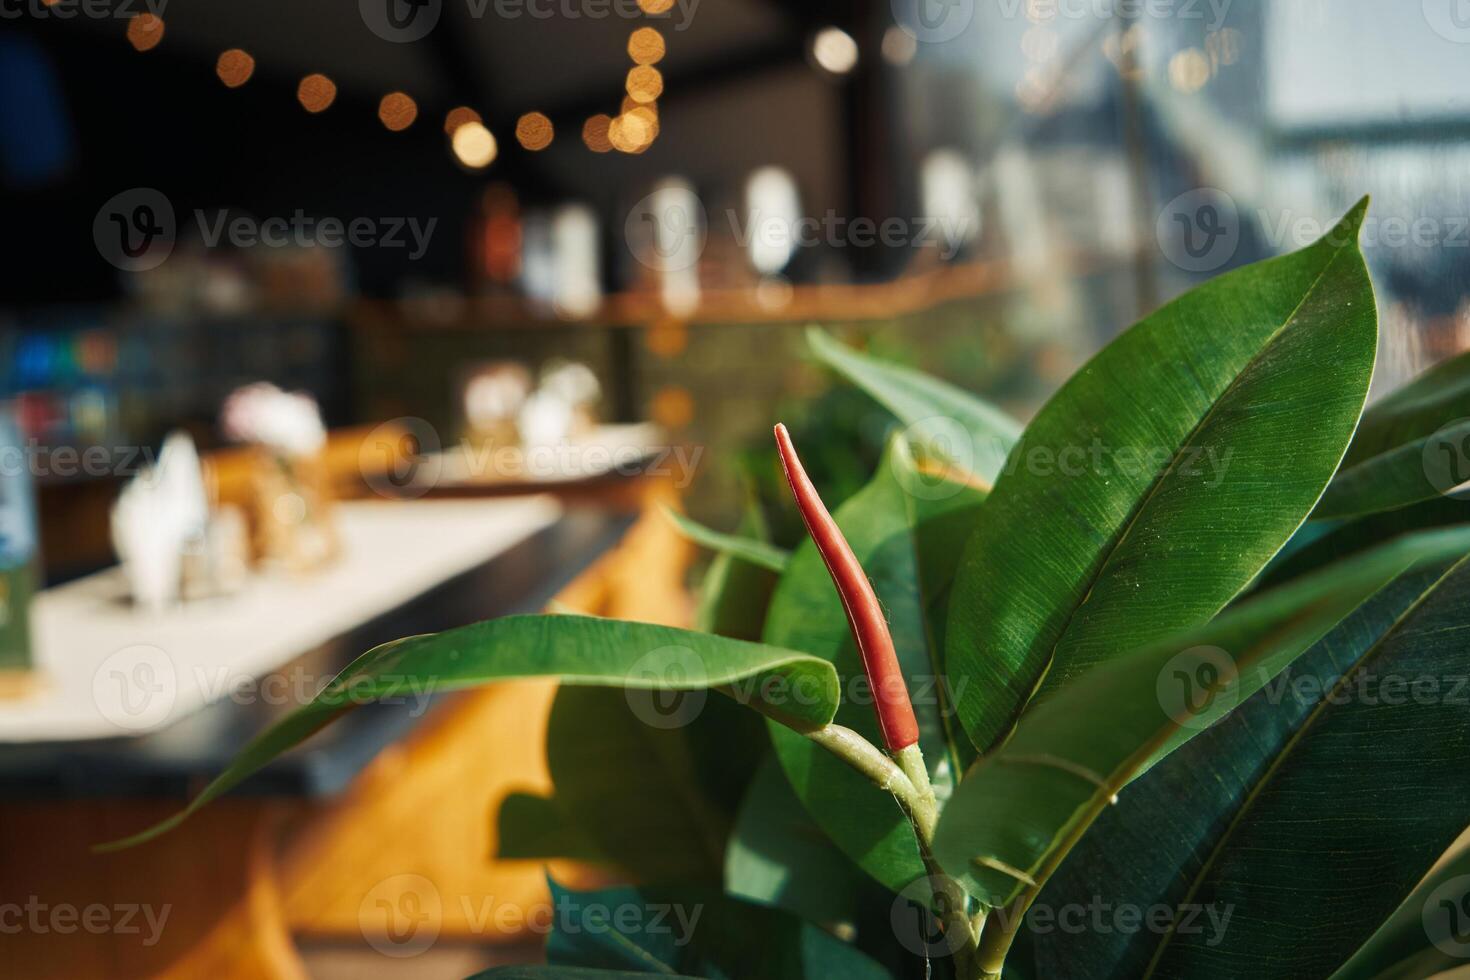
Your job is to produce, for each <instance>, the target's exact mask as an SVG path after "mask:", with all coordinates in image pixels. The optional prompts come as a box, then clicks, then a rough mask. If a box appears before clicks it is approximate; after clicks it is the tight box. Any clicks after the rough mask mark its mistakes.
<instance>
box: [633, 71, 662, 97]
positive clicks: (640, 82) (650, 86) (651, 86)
mask: <svg viewBox="0 0 1470 980" xmlns="http://www.w3.org/2000/svg"><path fill="white" fill-rule="evenodd" d="M663 94H664V76H663V75H662V74H661V73H660V72H659V70H658V69H657V68H654V67H653V66H651V65H639V66H638V67H637V68H633V69H630V70H629V72H628V95H629V96H631V97H632V99H633V101H635V102H652V101H654V100H655V99H657V98H658V97H659V96H660V95H663Z"/></svg>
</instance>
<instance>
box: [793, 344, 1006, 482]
mask: <svg viewBox="0 0 1470 980" xmlns="http://www.w3.org/2000/svg"><path fill="white" fill-rule="evenodd" d="M807 343H808V344H809V345H810V346H811V349H812V352H813V353H815V354H816V355H817V357H818V358H819V359H820V360H821V361H822V362H823V363H824V364H826V365H827V366H828V367H830V368H832V369H833V370H835V371H836V372H838V373H839V374H841V375H842V376H843V377H845V378H847V379H848V380H849V381H851V382H852V383H853V384H855V385H857V386H858V387H859V388H862V389H863V390H864V391H866V392H867V393H868V394H870V395H872V396H873V397H874V398H875V399H877V401H878V402H879V403H880V404H882V405H883V407H884V408H887V409H888V410H889V411H890V412H892V413H893V414H894V415H896V416H898V419H899V421H901V422H902V423H903V424H904V425H905V426H907V427H908V428H907V431H906V435H907V436H908V438H909V440H910V441H911V442H913V443H914V444H915V445H916V446H917V447H918V448H919V449H920V450H921V451H923V452H924V453H926V454H929V455H933V456H934V457H936V458H937V459H939V460H942V461H944V462H946V463H949V464H950V465H952V466H954V467H956V468H957V469H958V470H960V471H961V472H964V473H967V474H970V475H972V476H973V477H975V478H976V480H977V482H978V483H979V484H980V485H982V486H984V487H990V486H993V485H994V484H995V479H996V477H997V476H998V475H999V474H1000V471H1001V467H1002V466H1004V465H1005V461H1006V455H1007V454H1008V453H1009V452H1010V450H1011V447H1012V446H1014V445H1015V444H1016V441H1017V440H1018V439H1019V438H1020V437H1021V425H1020V423H1019V422H1017V421H1016V420H1015V419H1013V418H1011V417H1010V416H1009V415H1007V414H1006V413H1005V412H1002V411H1001V410H1000V409H998V408H996V407H995V406H993V405H990V404H988V403H987V402H985V401H982V400H981V399H979V398H977V397H975V396H974V395H972V394H970V393H969V392H967V391H965V390H963V389H961V388H956V387H955V386H954V385H951V384H949V383H947V382H944V381H940V380H939V379H938V378H935V377H933V376H932V375H928V374H924V373H923V372H922V371H915V370H913V369H912V368H906V367H901V366H899V365H896V364H890V363H888V362H887V361H882V360H879V359H877V358H874V357H868V356H867V355H865V354H859V353H858V352H857V351H855V350H853V349H852V348H850V347H848V346H847V345H846V344H842V343H839V342H837V341H836V340H833V339H832V338H831V337H829V336H827V335H826V334H825V333H823V332H822V331H820V330H818V329H816V328H812V329H810V330H808V331H807Z"/></svg>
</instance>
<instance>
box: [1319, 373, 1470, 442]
mask: <svg viewBox="0 0 1470 980" xmlns="http://www.w3.org/2000/svg"><path fill="white" fill-rule="evenodd" d="M1467 415H1470V351H1467V352H1466V353H1463V354H1460V355H1459V356H1458V357H1452V358H1450V359H1449V360H1446V361H1441V362H1440V363H1439V364H1436V365H1435V366H1434V367H1432V368H1430V369H1429V370H1428V371H1425V372H1424V373H1423V374H1421V375H1419V377H1417V378H1415V379H1414V380H1413V381H1410V382H1409V383H1408V384H1406V385H1404V386H1403V387H1402V388H1399V389H1398V390H1397V391H1395V392H1393V393H1392V394H1390V395H1388V396H1387V397H1385V398H1382V399H1380V400H1379V401H1377V402H1375V403H1374V404H1373V405H1372V406H1371V407H1370V408H1369V409H1368V410H1367V411H1366V412H1364V413H1363V421H1362V424H1360V425H1359V426H1358V431H1357V434H1356V435H1354V436H1353V443H1352V445H1351V446H1350V447H1348V451H1347V456H1346V457H1345V458H1344V459H1343V466H1344V467H1346V468H1350V467H1353V466H1356V465H1358V464H1360V463H1364V462H1366V461H1368V460H1370V459H1372V458H1373V457H1375V456H1381V455H1383V454H1384V453H1386V452H1389V451H1390V450H1392V449H1394V448H1396V447H1398V446H1403V445H1407V444H1408V443H1411V442H1413V441H1414V440H1416V439H1421V438H1423V437H1424V436H1427V435H1429V434H1430V433H1432V432H1434V431H1435V430H1437V429H1439V428H1441V427H1442V426H1444V425H1445V424H1446V423H1449V422H1454V421H1456V420H1459V419H1462V418H1464V417H1465V416H1467Z"/></svg>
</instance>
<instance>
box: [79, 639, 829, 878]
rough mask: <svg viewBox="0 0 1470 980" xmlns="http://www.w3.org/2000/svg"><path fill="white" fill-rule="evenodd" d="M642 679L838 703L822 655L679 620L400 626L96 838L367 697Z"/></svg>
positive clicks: (221, 782)
mask: <svg viewBox="0 0 1470 980" xmlns="http://www.w3.org/2000/svg"><path fill="white" fill-rule="evenodd" d="M546 676H552V677H560V678H561V680H562V683H563V684H568V685H587V686H594V687H597V686H600V687H620V688H627V689H630V690H643V691H701V690H706V689H709V688H720V689H724V690H726V691H727V692H728V693H730V694H732V695H733V696H735V697H737V698H739V699H742V700H745V701H746V702H747V703H749V704H750V705H751V706H752V707H754V708H756V709H757V710H761V711H763V712H766V713H769V714H774V715H776V716H778V717H783V718H787V719H789V720H790V721H791V722H792V723H794V724H802V725H813V726H821V725H825V724H827V723H828V722H830V721H831V720H832V716H833V714H834V712H835V711H836V708H837V700H838V695H839V689H838V685H837V675H836V672H835V671H834V670H833V668H832V666H831V664H830V663H828V662H827V661H825V660H823V659H821V658H819V657H813V656H811V655H809V654H803V653H797V652H795V651H793V650H778V649H776V648H774V647H770V646H764V645H761V644H758V643H747V642H743V641H741V640H731V639H726V638H724V637H718V636H710V635H708V634H706V633H695V632H691V631H689V630H680V629H672V628H670V627H666V626H653V625H650V624H647V623H628V622H620V621H617V620H611V619H597V618H592V617H586V616H508V617H505V618H504V619H492V620H488V621H486V622H483V623H476V624H474V625H472V626H465V627H461V628H459V629H454V630H448V631H446V632H443V633H430V634H426V635H423V636H410V637H406V638H404V639H401V640H394V641H393V642H391V643H385V644H383V645H382V646H379V647H375V648H373V649H372V650H369V651H368V652H367V653H365V654H363V655H362V656H361V657H358V658H357V659H356V660H354V661H353V662H352V663H351V664H349V665H348V666H347V667H346V668H345V669H344V670H343V671H342V672H341V673H340V674H338V675H337V677H336V678H334V679H333V681H332V682H331V683H330V684H328V685H327V686H326V687H325V688H324V689H323V690H322V692H321V693H320V694H318V695H317V696H316V697H315V698H313V699H312V701H311V702H310V703H309V704H306V705H304V706H303V707H301V708H299V709H298V710H296V711H295V712H293V713H292V714H290V715H288V716H286V717H285V718H283V719H282V720H280V721H279V722H277V723H276V724H274V725H272V726H271V727H270V728H267V729H266V730H265V731H264V732H262V733H261V734H260V735H257V736H256V737H255V738H254V739H252V740H251V742H250V744H248V745H247V746H246V747H245V748H244V749H242V750H241V752H240V754H239V755H238V756H236V758H235V761H234V762H232V763H230V765H229V766H228V767H227V768H226V769H225V771H224V772H223V773H221V774H220V775H219V776H218V777H217V778H216V779H215V780H214V781H213V782H211V783H210V784H209V785H208V786H206V787H205V788H204V791H203V792H201V793H200V794H199V795H198V796H196V797H195V798H194V800H193V801H192V802H190V803H189V805H188V807H187V808H185V809H184V810H183V811H182V812H180V813H178V814H175V815H174V816H172V817H170V818H169V819H167V820H165V821H163V822H162V823H159V824H157V825H156V826H154V827H151V828H149V829H148V830H145V831H143V832H142V833H139V834H136V835H134V836H132V837H129V838H126V839H124V840H121V841H115V842H113V843H111V844H106V845H102V848H101V849H104V850H115V849H118V848H121V847H127V846H130V845H133V844H139V843H142V842H143V841H146V840H149V839H151V838H153V837H156V836H158V835H159V834H161V833H164V832H165V831H168V830H170V829H172V828H174V827H176V826H178V825H179V824H180V823H182V822H183V821H184V820H185V819H186V818H187V817H188V816H189V815H190V814H192V813H193V812H194V811H195V810H198V809H199V808H200V807H202V806H204V805H205V804H207V803H209V802H210V801H211V800H213V799H215V798H216V797H218V796H220V795H221V794H222V793H224V792H226V791H227V790H229V789H230V788H232V787H234V786H236V785H238V784H239V783H240V782H241V780H243V779H245V778H246V777H247V776H249V775H251V774H252V773H254V772H256V771H257V770H258V769H260V768H261V767H262V766H264V765H265V764H266V763H267V762H269V761H270V760H271V759H273V758H275V757H276V756H278V755H280V754H281V753H282V752H285V751H286V750H287V749H290V748H291V747H293V746H295V745H296V744H298V743H300V742H301V741H303V740H304V739H306V737H307V736H309V735H311V734H312V733H314V732H316V731H317V730H318V729H320V728H322V727H323V726H325V725H326V724H328V723H329V722H331V721H332V720H333V719H334V718H336V717H337V716H338V715H339V714H341V713H342V712H344V711H346V710H349V709H350V708H353V707H355V706H357V705H359V704H365V703H367V702H369V701H379V700H382V699H384V698H388V697H403V696H407V695H414V696H422V695H424V694H433V693H440V692H444V691H453V690H459V689H461V688H466V687H475V686H478V685H480V684H486V683H490V682H492V681H498V680H508V679H511V678H516V677H546Z"/></svg>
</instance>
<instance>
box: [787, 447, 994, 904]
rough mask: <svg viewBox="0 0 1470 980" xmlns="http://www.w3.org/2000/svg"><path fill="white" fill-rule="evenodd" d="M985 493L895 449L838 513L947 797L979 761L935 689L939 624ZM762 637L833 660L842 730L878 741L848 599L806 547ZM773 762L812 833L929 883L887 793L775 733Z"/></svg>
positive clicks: (898, 884) (874, 868)
mask: <svg viewBox="0 0 1470 980" xmlns="http://www.w3.org/2000/svg"><path fill="white" fill-rule="evenodd" d="M982 501H983V494H982V493H981V492H980V491H978V490H976V489H975V488H973V487H970V486H968V485H964V484H958V483H951V482H948V481H945V480H942V479H936V478H934V477H932V476H929V475H926V474H924V473H922V472H921V471H920V470H919V469H918V467H917V466H916V464H915V463H914V460H913V458H912V457H911V456H910V455H909V453H908V451H907V447H906V445H905V444H904V443H903V442H902V441H899V440H895V441H894V442H893V443H892V444H891V445H890V447H889V451H888V452H887V453H886V454H885V456H884V459H883V462H882V463H881V464H880V466H879V469H878V472H877V473H876V474H874V476H873V479H872V481H871V482H869V484H868V485H867V486H866V487H864V488H863V489H862V490H861V491H859V492H858V493H857V494H855V495H854V496H853V497H852V498H851V499H849V500H848V501H846V502H845V503H844V504H843V505H842V506H841V507H839V508H837V511H836V513H835V514H834V515H833V516H834V517H835V519H836V521H837V524H838V526H839V527H840V528H841V529H842V531H843V533H844V535H846V537H847V539H848V542H849V544H851V545H852V549H853V552H854V554H855V555H856V556H857V558H858V561H859V562H860V563H861V564H862V566H863V568H864V569H865V570H866V571H867V573H868V576H869V578H870V579H871V580H872V582H873V588H874V590H875V591H876V592H877V594H878V598H879V600H880V601H881V602H882V604H883V607H884V609H885V610H886V611H887V613H888V620H889V628H890V630H891V631H892V633H893V641H894V645H895V647H896V649H897V652H898V657H899V661H900V664H901V666H902V668H903V671H904V675H905V677H906V678H907V679H908V681H909V693H910V696H911V698H912V700H913V702H914V710H915V713H916V715H917V717H918V721H919V729H920V735H919V738H920V746H921V747H922V749H923V751H924V757H925V760H926V762H927V763H928V765H929V768H930V771H931V777H932V778H933V780H934V782H935V784H936V787H937V790H938V792H939V793H941V794H942V795H947V793H948V789H949V787H951V786H952V785H953V783H954V780H955V774H956V773H957V772H960V771H962V770H963V768H964V766H965V765H967V764H968V760H969V759H970V758H971V757H972V755H973V750H972V748H971V747H970V746H968V745H967V744H966V743H965V741H964V734H963V732H960V731H959V730H958V726H957V725H956V724H955V719H954V716H953V710H952V703H951V701H950V698H949V694H950V692H949V690H948V688H947V686H946V685H944V684H942V683H941V682H940V677H941V676H942V675H941V671H940V668H939V664H938V656H939V650H940V647H939V643H938V640H937V638H936V634H935V631H934V623H935V622H936V621H937V620H938V619H940V618H941V617H942V614H943V599H944V596H945V593H946V590H947V588H948V585H949V582H950V580H951V578H952V576H953V571H954V564H953V563H954V561H955V560H957V557H958V547H957V543H958V542H959V541H961V540H962V539H963V537H964V534H965V532H966V530H967V529H968V528H969V527H970V526H971V524H972V523H973V522H974V520H975V518H976V515H977V513H978V508H979V506H980V504H981V502H982ZM765 639H766V641H767V642H768V643H772V644H790V645H791V646H792V647H794V648H796V649H800V650H805V651H808V652H810V653H813V654H815V655H817V656H820V657H822V658H824V659H826V660H830V661H831V662H832V663H833V664H834V665H835V666H836V668H837V672H838V674H839V676H840V677H841V679H842V684H843V692H844V697H843V704H842V706H841V707H840V708H839V709H838V714H837V721H838V723H840V724H843V725H846V726H848V727H850V728H853V729H855V730H856V731H858V732H861V733H862V734H863V735H865V736H866V737H867V738H869V740H871V741H873V742H874V743H875V744H876V743H877V742H878V741H879V734H878V725H877V721H876V719H875V717H874V714H873V706H872V703H871V700H872V699H871V695H870V694H869V693H867V684H866V679H865V675H864V673H863V668H862V663H861V660H860V658H859V656H858V652H857V649H856V647H855V645H854V644H853V641H852V637H851V635H850V633H849V632H848V625H847V617H846V615H845V614H844V612H843V608H842V602H841V600H840V599H839V598H838V596H837V593H836V590H835V589H834V588H833V586H832V582H831V579H830V578H829V577H828V575H827V569H826V566H825V565H823V564H822V559H821V556H820V555H819V554H818V553H817V550H816V547H815V546H814V545H813V544H812V543H811V541H810V540H807V541H804V542H803V543H802V545H801V546H800V547H799V548H797V550H796V552H795V554H794V555H793V556H792V560H791V566H790V568H789V569H788V570H787V572H786V574H785V575H784V576H782V578H781V582H780V584H779V585H778V586H777V589H776V594H775V596H774V598H773V599H772V601H771V608H770V613H769V616H768V619H767V622H766V635H765ZM770 728H771V738H772V741H773V743H774V744H775V747H776V753H777V756H778V757H779V759H780V761H781V765H782V767H783V768H784V769H785V771H786V776H787V779H788V780H789V781H790V783H791V786H792V788H793V789H794V791H795V792H796V795H797V796H798V797H799V798H800V799H801V801H802V802H803V803H804V804H805V805H806V808H807V810H808V811H809V812H810V813H811V814H812V817H813V818H814V819H815V820H816V822H817V824H818V825H819V826H820V827H821V828H822V829H823V830H824V831H826V833H827V835H828V836H829V837H831V838H832V840H833V841H834V842H835V843H836V844H837V845H838V847H840V848H841V849H842V850H843V851H844V852H845V853H847V854H848V855H849V856H850V857H851V858H852V859H853V860H854V861H856V862H857V863H858V864H859V865H861V866H862V867H863V868H864V870H866V871H867V872H868V873H869V874H871V875H872V876H873V877H874V878H876V879H878V881H880V882H882V883H883V884H885V885H887V886H888V887H890V888H892V889H894V890H899V889H902V888H903V886H904V885H906V884H907V883H908V882H909V881H911V880H913V879H914V878H915V877H918V876H920V875H922V874H923V873H924V872H923V865H922V863H921V862H920V858H919V850H918V842H917V841H916V840H915V838H914V834H913V830H912V829H911V827H910V826H909V823H908V820H907V818H906V817H905V816H904V815H903V812H902V811H901V810H900V809H899V807H898V804H897V803H896V802H895V801H894V799H893V797H892V796H891V795H890V794H887V793H884V792H882V791H881V790H879V789H877V788H876V787H874V786H873V785H872V784H871V783H870V782H869V781H868V780H867V778H866V777H864V776H862V775H860V774H859V773H857V772H856V771H854V770H853V769H851V768H850V767H849V766H848V765H847V764H846V763H844V762H842V761H840V760H838V759H837V758H836V757H835V756H833V755H831V754H830V753H828V752H827V751H825V750H824V749H821V748H819V747H817V746H815V745H813V744H812V743H811V742H810V741H809V740H807V739H804V738H801V737H800V736H797V735H795V734H793V733H791V732H788V731H782V730H781V729H780V728H779V727H777V726H770Z"/></svg>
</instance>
